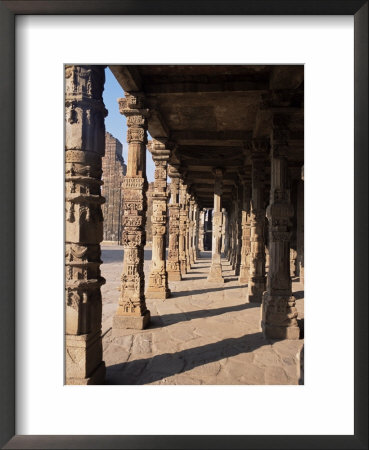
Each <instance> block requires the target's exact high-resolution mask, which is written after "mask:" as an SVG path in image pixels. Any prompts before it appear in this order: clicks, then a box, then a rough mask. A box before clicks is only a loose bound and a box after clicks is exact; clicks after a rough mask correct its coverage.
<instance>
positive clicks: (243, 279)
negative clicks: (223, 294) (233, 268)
mask: <svg viewBox="0 0 369 450" xmlns="http://www.w3.org/2000/svg"><path fill="white" fill-rule="evenodd" d="M249 278H250V276H249V271H248V269H247V268H246V267H241V268H240V276H239V278H238V282H239V283H240V284H247V283H248V282H249Z"/></svg>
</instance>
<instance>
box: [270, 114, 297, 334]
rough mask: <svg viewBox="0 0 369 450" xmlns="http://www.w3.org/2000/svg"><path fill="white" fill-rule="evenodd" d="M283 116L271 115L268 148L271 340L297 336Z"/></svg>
mask: <svg viewBox="0 0 369 450" xmlns="http://www.w3.org/2000/svg"><path fill="white" fill-rule="evenodd" d="M284 127H285V125H284V120H283V116H282V118H280V117H279V116H274V118H273V130H272V147H271V189H270V204H269V206H268V208H267V217H268V221H269V272H268V281H267V291H266V292H265V294H264V297H263V307H262V329H263V332H264V335H265V336H266V337H267V338H270V339H299V336H300V330H299V327H298V324H297V310H296V306H295V298H294V297H293V296H292V288H291V277H290V239H291V217H292V216H293V207H292V205H291V203H290V201H289V193H288V162H287V153H288V132H287V131H286V130H285V128H284Z"/></svg>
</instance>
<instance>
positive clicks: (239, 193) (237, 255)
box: [234, 183, 243, 276]
mask: <svg viewBox="0 0 369 450" xmlns="http://www.w3.org/2000/svg"><path fill="white" fill-rule="evenodd" d="M242 194H243V186H242V184H240V183H239V184H238V186H237V187H236V224H235V233H236V246H235V247H236V248H235V250H236V251H235V264H234V271H235V275H236V276H239V274H240V266H241V247H242V226H241V224H242Z"/></svg>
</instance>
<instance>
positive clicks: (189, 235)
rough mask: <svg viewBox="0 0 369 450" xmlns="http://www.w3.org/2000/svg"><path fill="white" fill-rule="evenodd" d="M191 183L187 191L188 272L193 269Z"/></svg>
mask: <svg viewBox="0 0 369 450" xmlns="http://www.w3.org/2000/svg"><path fill="white" fill-rule="evenodd" d="M189 187H190V186H189V185H187V192H186V211H187V217H186V246H185V248H186V272H189V271H190V270H191V251H190V248H191V231H190V230H191V202H190V199H191V195H190V194H189V192H188V190H189Z"/></svg>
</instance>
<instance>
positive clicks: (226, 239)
mask: <svg viewBox="0 0 369 450" xmlns="http://www.w3.org/2000/svg"><path fill="white" fill-rule="evenodd" d="M223 221H224V256H225V257H226V258H229V224H228V211H227V210H226V209H225V208H223Z"/></svg>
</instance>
